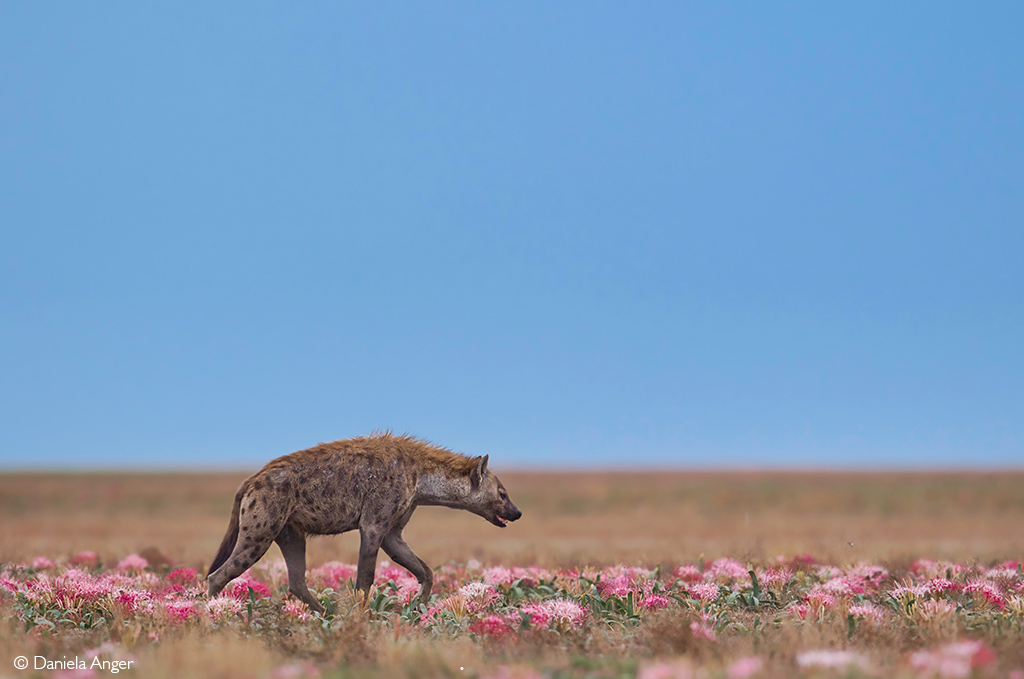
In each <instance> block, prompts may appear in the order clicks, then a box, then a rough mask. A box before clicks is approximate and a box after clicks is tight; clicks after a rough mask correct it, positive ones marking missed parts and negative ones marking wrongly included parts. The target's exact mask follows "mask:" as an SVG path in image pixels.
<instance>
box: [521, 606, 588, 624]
mask: <svg viewBox="0 0 1024 679" xmlns="http://www.w3.org/2000/svg"><path fill="white" fill-rule="evenodd" d="M519 610H521V611H522V612H523V613H525V614H527V615H529V616H530V622H531V623H532V624H534V625H536V626H538V627H546V626H548V625H550V624H554V625H555V626H556V627H558V628H559V629H565V628H570V627H579V626H580V625H582V624H583V619H584V618H585V617H586V615H587V613H586V611H585V610H584V609H583V607H582V606H580V605H579V604H578V603H576V602H575V601H569V600H568V599H548V600H547V601H544V602H541V603H539V604H526V605H525V606H522V607H521V608H520V609H519Z"/></svg>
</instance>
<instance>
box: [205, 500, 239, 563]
mask: <svg viewBox="0 0 1024 679" xmlns="http://www.w3.org/2000/svg"><path fill="white" fill-rule="evenodd" d="M244 490H245V489H244V488H239V489H238V492H237V493H235V504H234V506H233V507H232V508H231V522H230V523H229V524H228V532H227V534H225V535H224V541H223V542H221V543H220V549H218V550H217V556H215V557H213V563H212V564H210V570H208V571H206V574H207V575H210V574H211V573H213V572H214V571H215V570H217V569H218V568H220V567H221V566H222V565H223V564H224V562H225V561H227V560H228V557H229V556H231V552H233V551H234V549H235V543H236V542H238V509H239V507H240V506H241V504H242V494H243V491H244Z"/></svg>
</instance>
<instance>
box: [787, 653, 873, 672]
mask: <svg viewBox="0 0 1024 679" xmlns="http://www.w3.org/2000/svg"><path fill="white" fill-rule="evenodd" d="M796 664H797V665H799V666H800V667H801V668H808V667H817V668H822V669H833V670H844V669H846V668H847V667H850V666H851V665H852V666H856V667H860V668H861V669H867V667H868V661H867V658H865V657H864V656H862V655H859V654H857V653H854V652H852V651H833V650H821V651H801V652H800V653H797V654H796Z"/></svg>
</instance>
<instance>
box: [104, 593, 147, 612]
mask: <svg viewBox="0 0 1024 679" xmlns="http://www.w3.org/2000/svg"><path fill="white" fill-rule="evenodd" d="M152 598H153V595H152V594H150V593H149V592H147V591H145V590H141V589H122V590H120V591H118V593H117V594H115V595H114V601H116V602H117V605H118V606H120V607H121V610H123V611H124V612H125V613H128V614H131V613H135V612H136V611H138V610H139V609H140V608H142V607H144V606H145V605H146V604H149V603H150V601H151V600H152Z"/></svg>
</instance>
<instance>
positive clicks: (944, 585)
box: [925, 578, 963, 594]
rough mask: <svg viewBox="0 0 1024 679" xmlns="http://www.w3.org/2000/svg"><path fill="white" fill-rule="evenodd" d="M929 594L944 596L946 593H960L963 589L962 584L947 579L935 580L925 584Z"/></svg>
mask: <svg viewBox="0 0 1024 679" xmlns="http://www.w3.org/2000/svg"><path fill="white" fill-rule="evenodd" d="M925 587H927V588H928V591H929V592H933V593H935V594H944V593H946V592H959V591H960V590H961V589H963V587H961V586H960V584H958V583H956V582H953V581H952V580H947V579H946V578H934V579H932V580H929V581H928V582H926V583H925Z"/></svg>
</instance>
